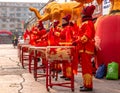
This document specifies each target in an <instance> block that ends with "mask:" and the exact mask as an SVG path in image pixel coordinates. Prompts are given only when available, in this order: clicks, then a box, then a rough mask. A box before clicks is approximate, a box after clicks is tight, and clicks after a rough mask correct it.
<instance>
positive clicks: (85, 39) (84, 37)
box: [81, 35, 88, 43]
mask: <svg viewBox="0 0 120 93" xmlns="http://www.w3.org/2000/svg"><path fill="white" fill-rule="evenodd" d="M87 41H88V37H87V36H85V35H83V36H82V37H81V42H82V43H86V42H87Z"/></svg>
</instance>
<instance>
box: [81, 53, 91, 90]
mask: <svg viewBox="0 0 120 93" xmlns="http://www.w3.org/2000/svg"><path fill="white" fill-rule="evenodd" d="M80 58H81V66H82V76H83V84H84V86H85V87H86V88H92V87H93V84H92V83H93V80H92V62H91V58H92V55H91V54H88V53H84V52H83V53H81V54H80Z"/></svg>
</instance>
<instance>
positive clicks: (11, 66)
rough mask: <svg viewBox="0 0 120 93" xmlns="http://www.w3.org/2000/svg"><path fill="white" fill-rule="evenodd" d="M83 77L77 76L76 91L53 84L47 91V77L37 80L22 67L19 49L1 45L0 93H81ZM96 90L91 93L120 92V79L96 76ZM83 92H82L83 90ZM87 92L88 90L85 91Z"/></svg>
mask: <svg viewBox="0 0 120 93" xmlns="http://www.w3.org/2000/svg"><path fill="white" fill-rule="evenodd" d="M81 83H82V77H81V74H80V73H79V74H78V75H77V76H75V91H74V92H72V91H71V89H69V88H63V87H59V86H55V87H54V86H53V88H52V89H50V92H47V91H46V87H45V78H40V79H38V81H35V80H34V78H33V75H32V74H30V73H29V72H28V70H27V69H22V67H21V64H20V63H19V60H18V57H17V49H14V48H13V46H12V45H0V93H80V91H79V86H80V84H81ZM93 85H94V90H93V91H92V92H89V93H120V79H119V80H106V79H95V78H94V84H93ZM81 93H82V92H81ZM84 93H87V92H84Z"/></svg>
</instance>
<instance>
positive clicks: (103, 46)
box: [96, 15, 120, 72]
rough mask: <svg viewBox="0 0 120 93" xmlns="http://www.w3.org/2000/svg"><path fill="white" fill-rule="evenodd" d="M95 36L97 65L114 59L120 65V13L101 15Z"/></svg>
mask: <svg viewBox="0 0 120 93" xmlns="http://www.w3.org/2000/svg"><path fill="white" fill-rule="evenodd" d="M96 38H97V39H96V43H97V46H98V47H99V50H98V52H97V65H98V66H99V65H100V64H102V63H104V64H106V65H107V64H108V63H110V62H111V61H115V62H117V63H119V67H120V15H107V16H104V17H101V18H100V19H99V20H98V21H97V25H96ZM119 72H120V70H119Z"/></svg>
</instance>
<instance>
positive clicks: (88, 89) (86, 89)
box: [80, 87, 93, 91]
mask: <svg viewBox="0 0 120 93" xmlns="http://www.w3.org/2000/svg"><path fill="white" fill-rule="evenodd" d="M92 90H93V89H92V88H86V87H82V88H80V91H92Z"/></svg>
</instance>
